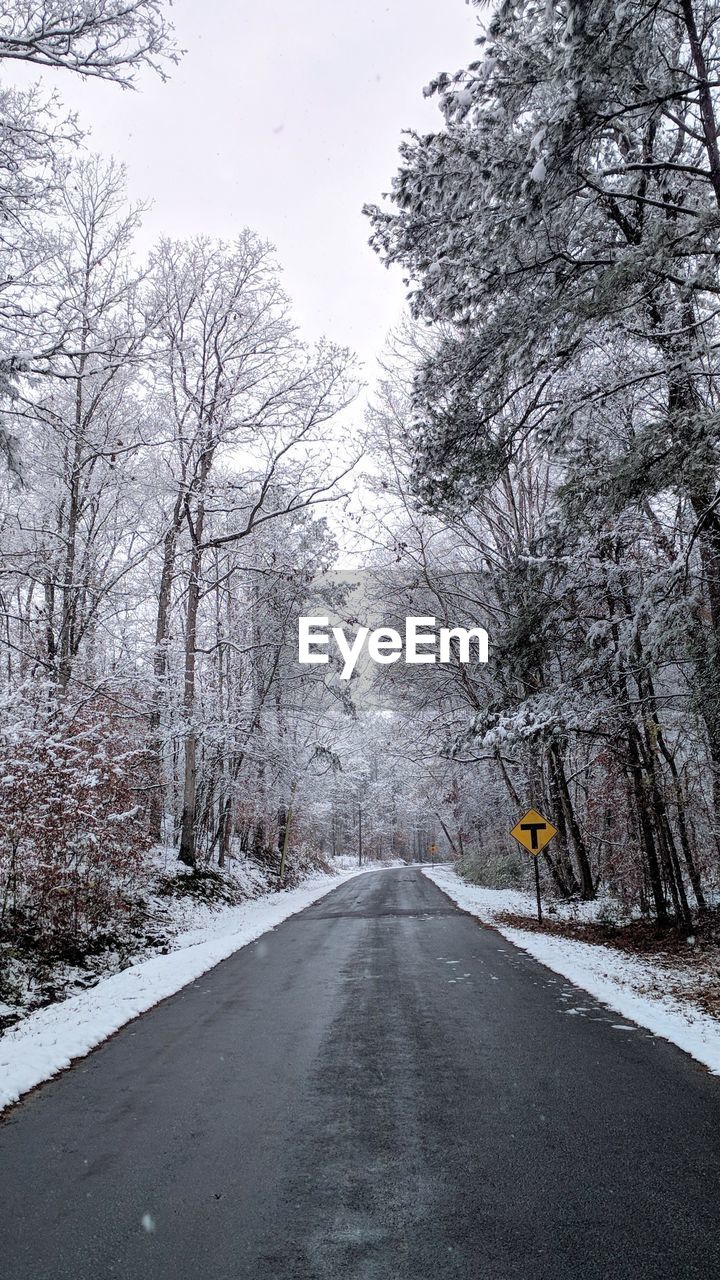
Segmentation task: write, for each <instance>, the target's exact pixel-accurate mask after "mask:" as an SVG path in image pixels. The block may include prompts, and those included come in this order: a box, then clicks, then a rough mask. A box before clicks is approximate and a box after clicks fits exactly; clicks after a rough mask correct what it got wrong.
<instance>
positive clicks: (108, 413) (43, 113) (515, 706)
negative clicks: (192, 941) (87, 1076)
mask: <svg viewBox="0 0 720 1280" xmlns="http://www.w3.org/2000/svg"><path fill="white" fill-rule="evenodd" d="M474 2H475V3H476V8H477V10H478V16H479V18H480V20H481V22H482V24H483V28H482V33H481V34H480V35H479V38H478V41H477V44H476V47H475V48H474V49H473V48H472V47H471V48H469V50H468V58H467V65H466V67H465V68H464V69H462V70H461V71H459V72H457V73H452V74H447V73H443V74H439V75H438V76H437V78H436V79H435V81H433V83H432V84H431V85H429V86H428V87H427V88H426V90H425V92H426V94H427V95H428V96H431V97H433V98H434V99H435V101H436V103H437V108H438V111H437V128H436V131H435V132H433V133H430V134H422V135H421V134H417V133H408V134H405V135H404V136H403V137H402V138H400V137H399V138H398V144H399V147H400V157H399V167H398V171H397V173H396V174H395V175H392V174H388V187H389V188H390V194H389V195H387V196H384V195H383V194H382V193H381V192H372V191H369V192H368V193H367V198H368V201H370V202H371V203H369V204H368V206H367V209H366V213H367V234H368V235H369V236H371V237H372V245H373V247H374V249H375V250H376V252H377V255H378V257H379V260H380V261H381V262H382V263H384V264H385V265H386V266H387V267H389V268H390V269H393V270H397V271H399V272H400V273H401V274H402V277H403V279H404V281H405V285H406V292H407V314H406V317H405V319H404V321H403V323H402V324H401V326H400V327H399V328H398V329H397V330H396V331H395V332H394V333H392V334H391V335H389V337H388V343H387V348H386V350H385V351H384V352H383V353H382V356H381V366H382V369H381V376H380V377H379V379H378V380H377V381H374V382H373V383H372V384H371V385H369V386H368V385H367V384H366V380H365V376H364V373H363V371H362V370H361V369H360V368H359V366H358V363H357V361H356V360H355V358H354V356H353V354H352V353H351V352H349V351H347V350H345V349H344V348H342V347H340V346H337V345H336V344H335V343H334V342H333V341H332V337H331V336H329V337H328V338H327V339H326V340H324V341H322V342H319V343H310V342H308V341H306V340H305V339H304V338H303V335H302V332H301V331H300V329H299V327H298V325H297V323H296V321H295V319H294V316H293V309H292V302H291V300H290V299H289V298H288V297H287V296H286V294H285V292H284V290H283V287H282V284H281V279H280V265H281V264H279V263H278V262H277V260H276V255H275V251H274V249H273V247H272V245H270V244H268V243H267V242H266V241H265V239H264V238H263V228H262V227H258V228H245V227H239V228H238V232H237V235H236V237H235V238H234V239H233V240H230V241H227V242H223V241H220V240H216V239H213V238H211V237H203V236H199V237H195V238H191V239H188V240H174V239H170V238H166V239H162V240H160V242H159V243H157V244H156V245H155V247H154V248H153V249H152V251H151V252H150V254H149V255H146V256H142V255H140V254H139V253H138V251H137V248H136V239H137V233H138V228H139V226H140V224H141V220H142V217H143V209H142V208H139V207H135V206H133V205H132V204H131V203H130V202H129V201H128V198H127V196H126V191H125V175H124V173H123V170H122V168H121V167H120V166H119V165H118V164H117V163H116V162H115V161H114V160H113V158H112V157H110V156H103V155H96V154H94V153H93V151H92V140H91V139H90V140H88V139H87V138H86V137H85V136H84V134H83V129H82V122H78V120H77V119H75V118H74V117H73V116H71V115H68V114H67V113H66V112H65V110H64V108H63V106H62V102H61V100H60V99H58V97H57V96H55V95H54V94H48V93H46V92H45V91H44V89H43V86H42V83H39V84H38V86H37V87H34V88H31V89H19V88H14V87H7V85H5V84H4V83H2V84H0V202H1V208H2V220H1V223H0V227H1V230H0V258H1V259H2V266H1V269H0V394H1V397H2V399H1V401H0V409H1V412H2V419H1V421H0V446H1V449H2V464H1V469H0V493H1V499H0V942H2V944H3V945H9V946H12V947H17V946H20V945H22V946H23V947H36V948H40V949H45V950H47V949H52V948H59V949H60V950H61V951H62V952H63V954H69V953H70V952H72V951H73V949H75V951H82V949H83V948H88V947H92V946H95V947H101V946H102V945H103V938H104V937H106V936H108V935H109V934H111V933H112V932H113V930H117V929H118V928H119V927H120V924H121V922H122V921H123V920H126V919H127V918H128V917H129V916H130V915H131V914H132V910H133V903H134V902H135V901H136V899H137V898H138V896H139V895H142V893H143V891H144V888H145V887H146V886H147V883H148V876H149V874H150V871H149V868H151V867H152V865H153V858H155V859H157V855H158V850H160V849H162V850H164V851H165V855H167V852H168V851H170V855H171V858H172V861H173V862H177V863H178V864H179V867H180V868H181V870H182V875H183V877H184V878H185V879H187V880H188V881H193V882H195V883H198V882H199V881H200V880H202V879H203V878H204V879H205V880H206V881H210V880H213V881H214V882H217V881H218V879H222V877H223V876H226V875H227V876H231V875H232V870H233V867H234V866H236V865H238V864H239V863H241V862H243V861H247V860H250V861H252V862H253V863H255V864H257V865H258V866H260V867H262V868H264V869H265V871H266V872H267V875H268V877H274V878H275V881H274V882H275V883H276V884H277V885H279V886H283V885H288V886H290V885H293V884H296V883H298V882H299V880H300V879H301V878H302V876H303V875H304V874H305V873H306V871H307V870H308V869H309V868H311V867H313V866H327V865H328V864H329V862H330V861H331V859H332V858H333V857H336V856H341V855H345V856H347V855H352V856H353V858H359V859H360V860H362V859H363V858H365V859H379V860H382V859H403V860H412V859H418V860H426V859H429V858H430V856H435V854H436V853H437V856H438V857H442V858H443V859H456V860H457V862H458V866H459V867H460V869H461V871H462V872H463V873H464V874H465V875H467V876H468V878H470V879H472V880H475V881H477V882H479V883H482V884H487V885H490V886H496V887H506V886H516V885H526V884H530V882H531V876H532V866H531V864H530V859H528V858H525V857H524V856H523V855H522V854H521V853H520V851H519V850H516V849H515V848H514V846H513V841H512V840H511V839H510V838H509V835H508V832H509V830H510V828H511V827H512V826H513V825H514V823H515V821H516V820H517V818H518V817H519V816H520V814H521V813H522V812H523V811H524V810H525V809H527V808H528V807H530V806H531V805H532V806H533V807H535V808H537V809H539V810H540V811H541V812H542V813H544V814H546V815H547V816H548V817H549V818H551V819H552V821H553V822H554V824H555V826H556V827H557V829H558V836H557V838H556V840H555V841H554V842H553V843H552V844H551V845H549V846H548V847H547V848H546V849H545V850H544V851H543V853H542V858H541V864H542V865H541V873H542V876H543V880H544V884H545V886H546V890H547V892H548V893H550V894H551V895H555V896H556V897H558V898H561V899H566V900H569V901H571V900H585V901H589V900H591V899H595V898H598V897H601V898H603V899H606V900H607V904H608V906H607V910H608V911H609V912H614V913H616V914H618V916H622V915H623V914H625V915H627V916H631V915H633V914H638V913H639V914H641V915H642V916H645V917H646V918H648V919H649V920H652V921H655V922H657V923H658V924H659V925H660V926H670V925H678V926H680V927H681V928H683V929H686V930H689V929H691V928H692V925H693V921H695V920H696V919H697V918H698V916H699V915H700V914H701V913H704V912H708V911H709V910H710V909H711V908H712V907H713V906H714V904H715V903H716V901H717V894H718V889H720V679H719V672H718V656H719V647H720V487H719V484H718V481H719V479H720V371H718V370H717V369H716V361H717V358H718V357H717V354H716V353H717V351H718V344H719V342H720V142H719V140H718V129H719V117H718V110H719V109H720V98H719V92H720V43H719V30H720V3H718V2H717V0H704V2H699V0H665V3H663V4H659V3H655V2H651V0H626V2H624V3H621V4H617V3H615V0H613V2H612V3H608V2H607V0H593V2H592V3H589V2H588V0H558V2H556V3H551V4H547V3H546V2H545V0H515V2H514V3H507V2H505V0H499V3H497V4H496V5H495V6H494V7H490V6H486V5H484V4H480V3H477V2H476V0H474ZM169 18H170V10H169V9H168V8H167V6H166V5H164V4H163V3H161V0H131V2H130V3H127V2H124V0H77V2H76V3H75V4H74V5H70V4H67V3H66V2H65V0H52V2H51V0H30V2H29V3H26V4H23V5H20V4H18V3H14V2H13V0H4V2H3V3H2V4H0V62H2V63H3V65H4V68H5V69H8V68H10V67H11V66H12V64H13V61H14V60H23V61H27V62H31V63H34V64H36V65H37V67H38V68H39V69H42V68H45V67H55V68H58V67H60V68H63V69H65V70H66V71H67V72H68V73H69V74H71V75H74V76H81V77H82V76H84V77H100V78H102V79H105V80H108V81H111V82H115V85H116V87H117V92H118V93H119V92H120V89H121V88H122V87H123V86H127V85H132V84H133V82H134V81H135V79H136V77H137V75H138V73H139V72H140V71H141V70H143V69H147V68H151V69H153V70H154V71H155V72H156V73H157V74H158V75H159V76H161V77H165V76H169V75H172V72H173V67H174V64H175V62H176V60H177V59H178V57H179V56H180V55H179V51H178V50H177V49H176V47H175V44H174V37H173V32H172V28H171V26H170V23H169ZM480 30H481V28H479V31H480ZM418 88H419V89H421V88H422V86H418ZM358 495H360V498H361V508H362V510H361V515H360V516H358V514H357V511H356V510H355V512H354V513H353V510H354V509H353V507H352V505H351V504H350V501H349V499H350V498H351V497H354V498H355V499H357V497H358ZM317 615H328V616H330V617H331V618H333V619H337V620H339V622H340V623H341V624H344V625H346V626H348V627H352V626H357V625H360V624H362V625H367V626H390V627H397V628H398V630H402V629H403V627H404V620H405V618H406V617H407V616H409V615H413V616H417V617H422V616H426V615H431V616H433V617H435V618H437V620H438V625H439V626H443V627H450V628H452V627H458V626H462V627H466V628H474V627H482V628H485V629H486V630H487V633H488V636H489V661H488V662H487V663H484V662H474V663H463V662H460V661H458V660H452V661H450V662H447V663H444V664H435V665H427V666H424V665H420V666H411V667H407V666H406V665H405V664H404V663H401V662H398V663H395V664H393V665H388V666H384V667H380V668H377V669H373V670H370V669H368V667H367V665H363V664H362V663H360V664H358V669H357V671H356V672H355V673H354V674H353V677H352V679H350V680H349V681H343V680H342V679H341V678H340V671H339V665H338V661H335V660H332V659H331V661H330V663H328V664H327V665H312V666H301V665H299V664H298V661H297V657H298V648H297V646H298V618H299V617H300V616H317ZM456 658H457V655H455V659H456ZM166 861H167V856H166Z"/></svg>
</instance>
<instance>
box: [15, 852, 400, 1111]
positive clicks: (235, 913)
mask: <svg viewBox="0 0 720 1280" xmlns="http://www.w3.org/2000/svg"><path fill="white" fill-rule="evenodd" d="M376 869H377V868H376V867H373V866H370V867H364V868H363V869H362V871H359V870H358V868H357V867H355V868H354V869H352V870H350V869H345V870H339V871H338V873H337V874H334V875H326V874H322V875H321V874H318V875H314V876H311V877H310V878H308V879H307V880H306V881H305V882H304V883H303V884H302V885H301V886H300V887H299V888H297V889H291V890H286V891H283V892H280V893H269V894H265V895H264V896H263V897H260V898H256V899H254V900H252V901H248V902H244V903H242V904H241V905H239V906H231V907H223V908H221V909H219V910H212V909H210V908H208V906H207V905H205V904H202V903H188V902H187V901H186V902H184V903H183V904H182V908H181V909H182V912H183V919H184V923H185V924H186V926H187V927H186V928H185V929H184V930H183V931H182V932H180V933H178V934H177V935H176V937H175V938H174V939H173V941H172V950H171V951H169V953H168V954H167V955H153V956H150V957H149V958H146V959H141V960H140V961H139V962H138V963H136V964H132V965H130V966H129V968H126V969H124V970H123V971H122V972H120V973H114V974H111V975H110V976H109V977H105V978H101V979H100V981H99V982H97V983H96V985H95V986H93V987H92V988H91V989H89V990H86V991H82V992H80V993H78V994H77V995H72V996H70V997H68V999H66V1000H60V1001H58V1002H57V1003H56V1004H52V1005H49V1006H48V1007H47V1008H44V1009H38V1010H37V1011H36V1012H35V1013H31V1014H30V1015H29V1016H28V1017H27V1018H25V1019H24V1021H22V1022H19V1023H17V1024H16V1025H15V1026H14V1027H11V1028H10V1030H8V1031H6V1032H5V1033H4V1035H0V1110H2V1109H3V1108H4V1107H7V1106H9V1105H10V1104H11V1103H13V1102H16V1101H17V1099H18V1098H19V1097H21V1095H22V1094H23V1093H27V1091H28V1090H29V1089H33V1088H34V1087H35V1085H37V1084H40V1083H41V1082H42V1081H43V1080H49V1079H50V1077H51V1076H53V1075H55V1074H56V1072H58V1071H61V1070H62V1069H63V1068H64V1067H67V1066H69V1064H70V1063H71V1062H72V1060H73V1059H74V1058H79V1057H82V1056H83V1055H84V1054H86V1053H89V1052H90V1050H91V1049H94V1048H95V1047H96V1046H97V1045H99V1044H101V1043H102V1041H103V1040H106V1039H107V1037H108V1036H110V1035H112V1033H113V1032H114V1031H117V1030H118V1029H119V1028H120V1027H122V1026H124V1025H125V1023H126V1022H129V1021H130V1020H131V1019H132V1018H136V1017H137V1016H138V1014H140V1013H144V1012H145V1010H146V1009H149V1008H151V1006H152V1005H154V1004H157V1003H158V1002H159V1001H160V1000H164V999H165V998H166V997H167V996H171V995H174V993H175V992H176V991H179V990H180V989H181V988H182V987H184V986H186V985H187V983H188V982H192V981H193V980H194V979H195V978H197V977H199V976H200V975H201V974H203V973H205V972H206V971H207V970H208V969H212V968H213V966H214V965H216V964H219V962H220V961H221V960H225V959H227V957H228V956H230V955H232V954H233V952H235V951H238V950H239V949H240V948H241V947H244V946H247V944H248V943H249V942H253V941H254V940H255V939H256V938H258V937H259V936H260V934H262V933H265V932H267V930H268V929H274V928H275V926H276V925H278V924H280V923H281V922H282V921H283V920H286V919H287V918H288V916H291V915H294V914H295V913H296V912H298V911H302V909H303V908H304V907H308V906H310V904H311V903H313V902H316V901H317V900H318V898H322V897H323V896H324V895H325V894H326V893H329V892H330V890H331V889H335V888H337V886H338V885H339V884H343V883H344V882H345V881H346V880H350V879H352V877H353V876H355V875H358V874H360V875H362V874H363V873H364V872H366V871H367V872H371V871H373V870H376Z"/></svg>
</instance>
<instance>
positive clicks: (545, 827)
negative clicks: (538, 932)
mask: <svg viewBox="0 0 720 1280" xmlns="http://www.w3.org/2000/svg"><path fill="white" fill-rule="evenodd" d="M510 835H511V836H512V837H513V839H514V840H517V842H518V844H521V845H522V847H523V849H526V850H527V852H528V853H529V854H530V855H531V857H533V858H534V859H535V894H536V897H537V913H538V922H539V923H540V924H542V902H541V901H540V865H539V858H540V854H541V853H542V851H543V849H544V848H545V845H546V844H549V843H550V841H551V840H552V839H553V837H554V836H556V835H557V827H554V826H553V824H552V822H548V820H547V818H543V816H542V814H541V813H538V811H537V809H528V811H527V813H526V814H525V815H524V817H522V818H521V819H520V821H519V822H516V823H515V826H514V827H513V829H512V831H511V832H510Z"/></svg>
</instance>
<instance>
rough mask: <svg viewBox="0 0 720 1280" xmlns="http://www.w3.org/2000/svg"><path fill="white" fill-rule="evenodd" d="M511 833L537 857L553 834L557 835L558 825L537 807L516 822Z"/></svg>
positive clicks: (529, 810)
mask: <svg viewBox="0 0 720 1280" xmlns="http://www.w3.org/2000/svg"><path fill="white" fill-rule="evenodd" d="M510 835H511V836H513V838H514V839H515V840H517V842H518V844H521V845H522V846H523V849H527V851H528V853H531V854H532V855H533V857H534V858H536V857H537V856H538V854H539V853H540V852H541V850H542V849H544V848H545V845H546V844H549V843H550V841H551V840H552V838H553V836H556V835H557V827H554V826H553V824H552V822H548V820H547V818H543V816H542V814H541V813H538V811H537V809H528V811H527V813H526V814H525V816H524V817H523V818H521V819H520V821H519V822H516V824H515V826H514V827H513V829H512V831H511V832H510Z"/></svg>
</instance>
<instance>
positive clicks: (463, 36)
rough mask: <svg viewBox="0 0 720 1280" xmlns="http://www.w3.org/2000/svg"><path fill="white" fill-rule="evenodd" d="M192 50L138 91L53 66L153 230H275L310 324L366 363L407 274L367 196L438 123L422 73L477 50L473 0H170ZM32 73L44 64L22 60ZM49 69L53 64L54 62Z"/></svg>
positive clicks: (385, 184) (396, 308) (392, 317)
mask: <svg viewBox="0 0 720 1280" xmlns="http://www.w3.org/2000/svg"><path fill="white" fill-rule="evenodd" d="M172 14H173V19H174V23H175V27H176V31H177V36H178V40H179V43H180V45H181V46H182V47H183V48H185V49H186V51H187V52H186V54H185V57H184V58H183V60H182V62H181V64H180V66H179V67H177V68H176V69H175V70H174V71H173V73H172V76H171V78H170V80H169V81H168V82H167V83H166V84H162V83H161V82H160V81H159V80H157V79H156V78H154V77H153V76H151V75H147V76H143V78H142V82H141V91H140V92H138V93H131V92H123V91H121V90H120V89H118V88H117V87H116V86H114V85H107V84H102V83H98V82H92V81H91V82H81V81H79V80H77V79H76V78H75V77H70V76H68V75H67V74H66V75H64V76H63V75H56V76H55V77H54V83H55V84H56V86H57V88H58V89H59V91H60V92H61V94H62V97H63V99H64V101H65V102H66V104H68V105H69V106H71V107H72V108H73V109H75V110H77V111H78V112H79V115H80V119H81V123H82V124H84V125H86V126H91V127H92V131H93V138H92V146H93V147H94V149H97V150H98V151H101V152H103V153H106V154H108V153H112V154H113V155H115V156H116V157H117V158H118V159H120V160H123V161H124V162H125V163H126V165H127V168H128V176H129V189H130V194H131V196H132V197H133V198H134V199H143V200H152V201H153V208H152V211H151V212H150V213H149V214H148V215H147V216H146V219H145V231H144V239H145V240H146V241H147V242H151V241H152V240H154V239H155V238H156V236H157V235H159V234H160V233H168V234H173V235H190V234H194V233H197V232H207V233H209V234H216V235H222V236H226V237H230V236H232V235H233V234H235V232H236V231H237V230H238V229H239V228H240V227H242V226H244V225H247V226H250V227H252V228H253V230H255V231H257V232H258V233H259V234H260V235H262V236H264V237H265V238H267V239H269V240H271V241H273V242H274V243H275V245H276V246H277V249H278V256H279V259H280V262H281V264H282V266H283V268H284V272H285V277H284V279H285V287H286V290H287V292H288V293H289V294H290V295H291V297H292V298H293V301H294V302H295V305H296V311H297V314H298V318H299V320H300V321H301V324H302V326H303V330H304V332H305V334H306V335H307V337H309V338H315V337H318V336H320V335H321V334H323V333H324V334H327V335H328V336H329V337H332V338H333V339H334V340H335V341H338V342H341V343H343V344H344V345H347V346H350V347H352V348H353V350H355V351H356V352H357V353H358V355H360V356H361V358H362V359H364V360H365V361H366V362H367V363H368V364H370V363H371V362H372V360H373V357H374V356H375V355H377V354H378V353H379V351H380V349H381V348H382V345H383V341H384V338H385V334H386V332H387V330H388V328H389V327H390V326H391V325H392V324H393V323H395V322H396V320H397V319H398V317H399V313H400V309H401V302H402V294H403V289H402V282H401V280H400V277H399V274H398V273H392V274H391V273H388V272H387V271H386V270H385V268H384V267H383V266H382V265H381V263H380V262H379V260H378V259H377V258H376V257H375V255H374V254H373V252H372V251H371V250H370V249H369V248H368V245H367V239H368V234H369V228H368V224H367V220H366V219H365V218H363V216H362V213H361V209H362V205H363V203H364V202H365V201H371V202H372V201H377V200H378V199H379V198H380V196H381V193H382V192H383V191H387V190H388V188H389V185H390V179H391V177H392V175H393V173H394V172H395V170H396V168H397V147H398V143H399V140H400V133H401V130H402V129H403V128H405V127H408V126H411V127H415V128H420V129H421V130H422V129H432V128H434V127H435V125H436V123H437V122H439V120H440V115H439V112H438V108H437V105H436V103H435V102H434V101H433V100H429V101H428V100H424V99H423V95H422V90H423V87H424V85H426V84H427V83H428V81H429V80H431V79H432V78H433V76H435V75H436V74H437V73H438V72H439V71H443V70H445V71H452V70H456V69H457V68H459V67H461V66H464V65H465V64H466V63H467V62H468V61H470V60H471V59H472V57H473V53H474V49H473V40H474V37H475V34H476V31H477V11H476V10H474V9H472V8H471V7H470V6H469V5H467V4H466V3H465V0H352V2H351V0H306V2H305V3H302V0H176V3H175V4H174V5H173V8H172ZM26 70H29V71H30V72H31V75H32V78H37V75H38V72H37V68H35V69H25V70H23V71H22V72H21V74H22V75H23V76H24V75H25V71H26ZM48 78H50V77H48ZM367 372H368V373H371V372H372V370H371V368H368V370H367Z"/></svg>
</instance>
